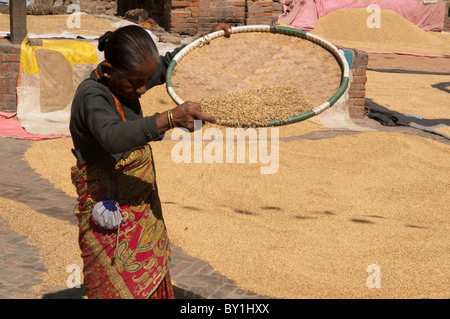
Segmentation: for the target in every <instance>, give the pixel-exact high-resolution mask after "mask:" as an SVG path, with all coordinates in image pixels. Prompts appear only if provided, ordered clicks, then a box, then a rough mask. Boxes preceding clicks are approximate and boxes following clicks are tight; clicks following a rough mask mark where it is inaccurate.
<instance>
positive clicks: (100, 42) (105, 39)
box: [98, 31, 112, 51]
mask: <svg viewBox="0 0 450 319" xmlns="http://www.w3.org/2000/svg"><path fill="white" fill-rule="evenodd" d="M111 34H112V32H111V31H107V32H106V33H105V34H104V35H102V36H101V37H100V38H99V39H98V50H99V51H104V50H105V46H106V42H108V39H109V37H110V36H111Z"/></svg>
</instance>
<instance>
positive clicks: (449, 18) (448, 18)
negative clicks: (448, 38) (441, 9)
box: [444, 0, 450, 32]
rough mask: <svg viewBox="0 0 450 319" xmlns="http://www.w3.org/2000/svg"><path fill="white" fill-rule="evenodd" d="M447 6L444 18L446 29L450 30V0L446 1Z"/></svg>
mask: <svg viewBox="0 0 450 319" xmlns="http://www.w3.org/2000/svg"><path fill="white" fill-rule="evenodd" d="M446 2H447V3H446V6H445V13H444V14H445V19H444V31H447V32H450V0H447V1H446Z"/></svg>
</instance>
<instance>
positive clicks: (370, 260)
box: [26, 89, 450, 298]
mask: <svg viewBox="0 0 450 319" xmlns="http://www.w3.org/2000/svg"><path fill="white" fill-rule="evenodd" d="M152 91H153V89H152V90H150V91H149V93H150V94H151V93H154V92H152ZM144 98H145V99H144V101H143V102H145V103H150V102H153V104H152V105H153V106H152V108H148V109H147V110H151V111H154V110H156V106H155V104H158V101H161V102H160V103H159V104H158V105H159V111H160V112H161V111H163V110H165V109H167V107H168V106H169V105H170V102H167V104H166V103H164V99H165V97H164V98H160V95H159V94H155V95H154V96H153V97H152V96H150V95H148V96H147V94H146V95H145V96H144ZM306 123H307V122H304V124H306ZM297 124H300V123H297ZM297 124H294V125H287V126H283V127H280V128H279V130H280V136H282V135H286V132H285V131H286V130H287V131H289V132H290V133H292V131H290V130H291V127H295V126H296V125H297ZM297 127H301V126H297ZM299 134H301V133H299ZM166 137H168V138H169V140H167V139H166V140H163V141H161V142H155V143H151V145H152V148H153V154H154V159H155V165H156V171H157V175H158V189H159V190H160V196H161V202H162V206H163V212H164V217H165V220H166V223H167V227H168V232H169V237H170V239H171V240H172V241H173V243H174V244H175V245H177V246H179V247H181V248H182V249H183V250H184V251H185V252H187V253H188V254H190V255H192V256H194V257H197V258H201V259H203V260H206V261H208V262H209V263H210V264H211V265H212V266H213V267H214V268H215V269H216V270H217V271H219V272H221V273H222V274H224V275H226V276H227V277H229V278H231V279H233V280H234V281H235V282H236V283H237V285H239V286H240V287H241V288H243V289H245V290H252V291H254V292H256V293H258V294H262V295H268V296H274V297H280V298H445V297H447V295H446V292H447V290H448V289H447V282H446V280H445V278H447V274H448V269H449V266H450V260H449V258H447V257H445V256H447V250H448V242H449V220H448V214H447V213H448V206H449V204H450V202H449V198H448V195H447V189H448V188H449V187H450V182H449V181H450V163H449V160H448V158H450V157H449V156H450V148H449V147H448V145H445V144H441V143H439V142H436V141H433V140H427V139H423V138H419V137H415V136H408V135H403V134H395V133H380V132H366V133H361V134H357V135H349V136H341V137H338V138H333V139H323V140H315V141H310V140H294V141H290V142H280V150H279V162H280V163H279V171H278V172H277V173H276V174H273V175H261V174H260V166H261V165H264V164H258V163H255V164H250V163H243V164H237V163H234V164H208V163H204V162H203V163H191V164H188V163H186V164H184V163H181V164H176V163H174V162H173V161H171V160H170V158H171V150H172V148H173V146H174V145H175V144H176V143H178V141H171V140H170V132H168V133H166ZM203 143H204V144H205V143H206V144H207V143H208V141H204V142H203ZM71 147H72V145H71V140H70V139H61V140H54V141H39V142H35V143H33V146H32V147H31V148H30V149H29V150H28V151H27V154H26V159H27V161H28V163H29V164H30V166H31V167H33V168H34V169H35V170H36V171H37V172H38V173H40V174H41V175H42V176H43V177H44V178H48V179H49V180H50V181H51V182H53V183H54V184H55V185H57V187H58V188H60V189H63V190H69V195H71V196H74V190H70V189H71V187H72V185H71V181H70V177H69V175H68V171H69V169H70V166H71V165H73V159H69V160H67V161H56V160H55V164H53V163H52V165H42V161H41V159H42V157H43V155H42V154H45V158H54V159H55V158H58V159H59V158H65V157H66V156H68V155H61V154H68V153H69V152H70V148H71ZM62 152H64V153H62ZM71 161H72V162H71ZM58 163H60V165H61V166H59V165H58ZM57 172H58V173H57ZM58 175H59V176H60V177H59V178H58V177H57V176H58ZM63 184H65V186H63ZM49 231H50V232H51V231H52V230H49V229H46V231H45V232H42V236H49V235H48V234H47V233H48V232H49ZM65 240H69V239H68V238H67V239H65ZM59 243H60V244H61V243H62V241H61V240H60V241H59ZM55 258H58V257H57V256H55ZM373 264H375V265H378V266H379V267H380V271H381V273H382V277H381V278H382V279H381V289H375V288H374V289H370V288H368V286H367V285H366V283H367V279H368V277H369V276H370V275H371V272H368V271H367V269H368V267H369V266H370V265H373Z"/></svg>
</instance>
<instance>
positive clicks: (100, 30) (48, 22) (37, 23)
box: [0, 14, 116, 35]
mask: <svg viewBox="0 0 450 319" xmlns="http://www.w3.org/2000/svg"><path fill="white" fill-rule="evenodd" d="M72 18H73V17H69V15H43V16H36V15H27V31H28V33H61V32H63V31H67V32H71V33H76V34H86V35H102V34H104V33H105V32H106V31H110V30H115V29H116V28H115V27H113V23H112V21H111V20H108V19H103V18H98V17H94V16H91V15H88V14H82V15H81V16H80V18H79V22H80V25H79V28H78V27H75V28H69V26H71V25H73V24H74V23H75V22H76V21H75V20H72ZM68 21H69V24H68V23H67V22H68ZM9 23H10V22H9V14H2V15H0V31H9V28H10V25H9Z"/></svg>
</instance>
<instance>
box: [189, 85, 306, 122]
mask: <svg viewBox="0 0 450 319" xmlns="http://www.w3.org/2000/svg"><path fill="white" fill-rule="evenodd" d="M192 101H194V102H197V103H199V104H200V105H201V106H202V108H203V110H204V111H205V112H206V113H208V114H211V115H213V116H214V117H215V119H216V123H217V124H224V125H230V126H234V125H239V126H252V125H258V124H261V125H264V124H265V123H267V121H269V120H279V121H286V119H288V118H289V117H292V116H294V115H298V114H301V113H303V112H305V111H308V110H311V109H312V108H313V105H312V104H311V102H309V101H307V100H306V99H305V98H304V97H303V95H302V94H301V93H300V92H299V91H298V89H296V88H295V87H292V86H289V85H283V84H281V85H274V86H266V87H260V88H255V89H247V90H240V91H236V92H231V93H227V94H219V95H212V96H208V97H205V98H194V99H192Z"/></svg>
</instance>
